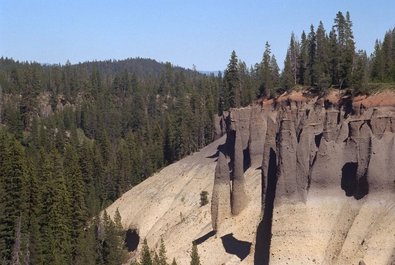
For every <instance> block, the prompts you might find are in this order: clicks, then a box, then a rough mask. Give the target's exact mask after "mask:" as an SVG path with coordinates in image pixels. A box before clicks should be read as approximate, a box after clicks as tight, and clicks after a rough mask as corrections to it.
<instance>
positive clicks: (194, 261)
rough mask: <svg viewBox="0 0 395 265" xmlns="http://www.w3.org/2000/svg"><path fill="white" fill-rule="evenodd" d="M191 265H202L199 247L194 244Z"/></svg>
mask: <svg viewBox="0 0 395 265" xmlns="http://www.w3.org/2000/svg"><path fill="white" fill-rule="evenodd" d="M191 265H201V263H200V257H199V253H198V249H197V245H195V244H192V252H191Z"/></svg>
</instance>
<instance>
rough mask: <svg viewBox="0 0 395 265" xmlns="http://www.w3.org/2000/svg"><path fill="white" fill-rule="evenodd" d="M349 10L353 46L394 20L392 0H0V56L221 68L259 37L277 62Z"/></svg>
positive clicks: (254, 54) (253, 52)
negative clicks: (294, 42)
mask: <svg viewBox="0 0 395 265" xmlns="http://www.w3.org/2000/svg"><path fill="white" fill-rule="evenodd" d="M347 10H348V11H350V14H351V20H352V22H353V24H354V26H353V30H354V36H355V40H356V42H357V48H358V49H365V50H367V52H368V53H370V52H372V49H373V45H374V41H375V40H376V39H377V38H382V37H383V35H384V33H385V31H387V30H388V29H390V28H392V27H395V0H325V1H319V0H287V1H285V0H284V1H280V0H260V1H258V0H256V1H250V0H244V1H243V0H238V1H236V0H234V1H233V0H227V1H223V0H156V1H153V0H124V1H122V0H111V1H110V0H107V1H104V0H41V1H39V0H0V56H6V57H12V58H14V59H16V60H23V61H25V60H27V61H38V62H40V63H61V64H63V63H65V62H66V61H67V60H70V62H71V63H78V62H82V61H87V60H102V59H125V58H128V57H145V58H153V59H156V60H158V61H163V62H164V61H169V62H171V63H173V64H175V65H179V66H183V67H187V68H192V65H195V66H196V68H197V69H198V70H224V69H225V68H226V65H227V63H228V60H229V57H230V54H231V51H232V50H235V51H236V53H237V55H238V57H239V58H240V59H242V60H244V61H245V62H246V63H247V65H248V66H249V65H253V64H255V63H256V62H259V61H261V59H262V54H263V50H264V46H265V42H266V41H268V42H269V43H270V44H271V46H272V52H273V53H274V54H275V56H276V57H277V60H278V62H279V65H280V67H282V64H283V60H284V56H285V53H286V49H287V46H288V43H289V39H290V34H291V32H295V34H296V35H297V36H300V33H301V32H302V30H306V31H308V30H309V27H310V24H314V25H315V26H316V25H318V22H319V21H320V20H322V21H323V23H324V26H325V28H326V29H327V30H328V31H329V29H330V28H331V26H332V24H333V19H334V17H335V15H336V13H337V12H338V11H342V12H344V13H345V12H346V11H347Z"/></svg>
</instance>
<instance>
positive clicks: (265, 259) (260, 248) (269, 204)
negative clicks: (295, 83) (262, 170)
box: [254, 148, 277, 265]
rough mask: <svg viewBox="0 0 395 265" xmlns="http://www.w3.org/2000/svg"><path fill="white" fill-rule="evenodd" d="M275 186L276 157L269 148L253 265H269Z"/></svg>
mask: <svg viewBox="0 0 395 265" xmlns="http://www.w3.org/2000/svg"><path fill="white" fill-rule="evenodd" d="M276 185H277V155H276V152H275V151H274V150H273V149H272V148H270V155H269V168H268V180H267V189H266V196H265V210H264V213H263V219H262V221H261V223H260V224H259V226H258V229H257V232H256V241H255V242H256V243H255V253H254V264H255V265H266V264H269V261H270V244H271V240H272V222H273V208H274V198H275V197H276ZM262 188H263V186H262Z"/></svg>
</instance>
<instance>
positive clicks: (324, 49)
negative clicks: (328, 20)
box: [315, 21, 331, 89]
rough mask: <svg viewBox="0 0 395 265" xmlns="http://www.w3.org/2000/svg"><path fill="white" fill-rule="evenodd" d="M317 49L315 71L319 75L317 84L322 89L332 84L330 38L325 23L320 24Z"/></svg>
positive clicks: (317, 34) (317, 33)
mask: <svg viewBox="0 0 395 265" xmlns="http://www.w3.org/2000/svg"><path fill="white" fill-rule="evenodd" d="M316 40H317V51H316V54H317V56H316V63H315V73H316V77H317V86H318V88H320V89H326V88H328V87H329V86H330V84H331V80H330V76H329V39H328V37H327V36H326V33H325V28H324V24H323V23H322V21H320V24H319V26H318V28H317V32H316Z"/></svg>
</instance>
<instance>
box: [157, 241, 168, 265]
mask: <svg viewBox="0 0 395 265" xmlns="http://www.w3.org/2000/svg"><path fill="white" fill-rule="evenodd" d="M158 256H159V262H158V265H167V257H166V247H165V242H164V241H163V238H161V239H160V247H159V255H158Z"/></svg>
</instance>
